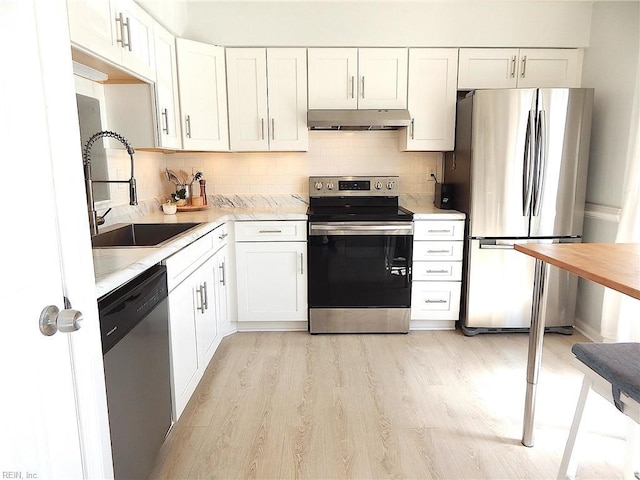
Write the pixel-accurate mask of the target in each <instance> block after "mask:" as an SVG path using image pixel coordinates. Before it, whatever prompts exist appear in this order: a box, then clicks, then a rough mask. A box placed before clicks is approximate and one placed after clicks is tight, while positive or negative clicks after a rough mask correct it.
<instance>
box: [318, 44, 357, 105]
mask: <svg viewBox="0 0 640 480" xmlns="http://www.w3.org/2000/svg"><path fill="white" fill-rule="evenodd" d="M307 54H308V59H309V108H321V109H326V108H348V109H353V110H355V109H356V108H358V96H357V94H358V91H357V90H358V78H357V77H358V49H357V48H309V49H308V50H307Z"/></svg>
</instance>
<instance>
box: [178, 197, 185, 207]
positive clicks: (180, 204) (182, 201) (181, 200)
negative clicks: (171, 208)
mask: <svg viewBox="0 0 640 480" xmlns="http://www.w3.org/2000/svg"><path fill="white" fill-rule="evenodd" d="M186 204H187V200H186V199H185V198H181V199H180V200H178V201H177V202H176V205H177V206H178V207H184V206H185V205H186Z"/></svg>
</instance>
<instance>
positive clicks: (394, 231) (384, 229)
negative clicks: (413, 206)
mask: <svg viewBox="0 0 640 480" xmlns="http://www.w3.org/2000/svg"><path fill="white" fill-rule="evenodd" d="M322 235H377V236H382V235H413V223H406V222H404V223H399V222H396V223H394V222H389V223H366V222H327V223H309V236H322Z"/></svg>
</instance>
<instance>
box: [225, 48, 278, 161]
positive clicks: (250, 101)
mask: <svg viewBox="0 0 640 480" xmlns="http://www.w3.org/2000/svg"><path fill="white" fill-rule="evenodd" d="M227 90H228V96H229V144H230V147H231V150H237V151H253V152H259V151H267V150H269V137H268V134H269V132H268V129H269V125H268V122H269V119H268V112H267V56H266V51H265V49H264V48H229V49H227Z"/></svg>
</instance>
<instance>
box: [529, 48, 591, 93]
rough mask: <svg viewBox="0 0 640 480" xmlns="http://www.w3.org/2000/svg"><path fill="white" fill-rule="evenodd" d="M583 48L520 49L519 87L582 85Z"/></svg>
mask: <svg viewBox="0 0 640 480" xmlns="http://www.w3.org/2000/svg"><path fill="white" fill-rule="evenodd" d="M583 54H584V52H583V50H579V49H542V48H527V49H524V48H522V49H520V57H519V61H518V66H519V71H518V74H519V76H518V87H523V88H528V87H580V86H581V85H582V57H583Z"/></svg>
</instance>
